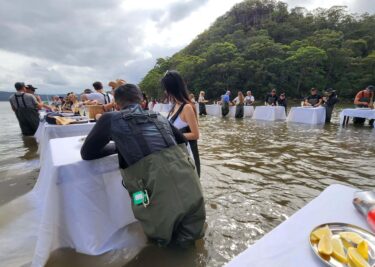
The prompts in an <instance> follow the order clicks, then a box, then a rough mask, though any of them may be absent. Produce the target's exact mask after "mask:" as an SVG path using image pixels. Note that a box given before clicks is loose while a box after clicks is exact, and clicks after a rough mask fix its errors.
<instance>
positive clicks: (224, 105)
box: [221, 91, 230, 117]
mask: <svg viewBox="0 0 375 267" xmlns="http://www.w3.org/2000/svg"><path fill="white" fill-rule="evenodd" d="M229 103H230V91H227V92H226V93H225V95H222V96H221V115H222V116H223V117H225V116H227V115H228V113H229Z"/></svg>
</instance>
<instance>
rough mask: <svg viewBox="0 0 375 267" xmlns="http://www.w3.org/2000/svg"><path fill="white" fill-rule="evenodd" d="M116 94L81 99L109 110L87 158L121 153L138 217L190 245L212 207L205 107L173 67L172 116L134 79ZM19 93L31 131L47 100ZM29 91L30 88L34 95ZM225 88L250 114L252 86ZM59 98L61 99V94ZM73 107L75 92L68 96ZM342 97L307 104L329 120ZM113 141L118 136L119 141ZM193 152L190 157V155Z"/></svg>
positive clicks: (274, 101) (20, 114)
mask: <svg viewBox="0 0 375 267" xmlns="http://www.w3.org/2000/svg"><path fill="white" fill-rule="evenodd" d="M110 85H111V87H112V92H111V93H106V92H104V89H103V85H102V84H101V83H100V82H95V83H94V84H93V87H94V89H95V92H91V90H87V91H86V92H85V93H84V94H82V95H81V101H82V102H83V103H85V104H87V105H90V104H94V105H101V106H102V111H103V112H102V115H101V116H100V117H98V118H97V122H96V124H95V126H94V128H93V129H92V131H91V132H90V133H89V135H88V136H87V138H86V139H85V142H84V144H83V146H82V149H81V156H82V158H83V159H84V160H93V159H98V158H101V157H105V156H108V155H110V154H114V153H116V154H118V159H119V168H120V171H121V174H122V179H123V186H124V187H125V188H126V189H127V191H128V193H129V195H130V197H131V200H132V208H133V212H134V215H135V217H136V218H137V219H138V221H139V222H140V223H141V225H142V227H143V229H144V232H145V233H146V235H147V236H148V237H149V238H150V239H151V240H154V241H155V242H157V243H158V244H161V245H168V244H170V243H175V244H178V245H180V246H184V247H185V246H187V245H191V244H193V243H194V241H195V240H197V239H199V238H201V237H202V236H203V235H204V221H205V216H206V215H205V208H204V199H203V194H202V189H201V185H200V181H199V177H200V174H201V169H200V158H199V151H198V144H197V140H198V139H199V135H200V133H199V124H198V112H197V110H196V106H195V104H196V103H195V99H194V95H192V94H190V95H189V94H188V90H187V86H186V83H185V82H184V80H183V78H182V77H181V75H180V74H179V73H178V72H177V71H167V72H166V73H165V75H164V77H163V78H162V79H161V86H162V88H163V89H164V92H165V93H166V95H167V98H168V101H170V103H171V104H172V106H171V109H170V111H169V113H168V116H167V117H163V116H162V115H160V114H159V113H156V112H153V111H150V110H148V105H147V104H148V100H147V98H146V96H145V95H144V94H142V92H141V91H140V89H139V87H138V86H137V85H134V84H130V83H127V82H125V81H123V80H118V81H117V82H116V83H113V84H110ZM15 87H16V91H17V92H16V93H15V94H14V95H12V96H11V98H10V100H9V101H10V103H11V107H12V109H13V110H14V112H15V114H16V117H17V119H18V121H19V123H20V126H21V129H22V133H23V134H24V135H32V134H33V133H34V132H35V130H36V127H37V126H38V124H39V117H38V118H36V117H35V116H34V115H36V116H37V115H38V109H41V108H45V107H44V104H43V103H42V102H41V101H39V100H38V99H37V97H36V96H35V95H34V94H33V91H35V89H36V88H33V87H32V86H31V85H30V86H25V84H24V83H16V84H15ZM27 90H31V93H28V92H27ZM230 97H231V92H230V91H226V93H225V94H224V95H222V96H221V98H220V101H219V103H220V104H221V106H222V115H223V116H226V115H227V114H228V113H229V106H230V105H235V106H236V114H235V116H236V118H242V117H243V116H244V107H245V106H251V105H253V104H254V102H255V99H254V96H253V95H252V92H251V91H247V92H246V96H245V95H244V94H243V93H242V92H241V91H239V92H238V93H237V96H236V97H235V98H234V99H233V100H232V101H231V99H230ZM55 100H56V102H58V101H59V99H57V98H56V99H55ZM69 100H70V101H71V102H72V104H73V105H74V102H76V101H77V99H76V98H75V97H71V98H69ZM373 100H374V87H373V86H368V87H366V89H364V90H362V91H360V92H359V93H358V94H357V95H356V97H355V101H354V104H355V105H357V106H358V107H373ZM337 102H338V98H337V94H336V92H335V91H334V90H333V89H327V90H325V91H324V96H321V95H320V94H318V90H317V89H316V88H312V89H311V92H310V95H309V96H307V97H306V98H305V99H304V101H303V102H302V103H301V104H302V105H303V106H311V107H319V106H324V107H325V108H326V111H327V118H326V121H327V122H329V121H330V119H331V114H332V110H333V107H334V105H335V104H336V103H337ZM198 103H199V115H206V114H207V112H206V103H208V101H207V100H206V99H205V92H204V91H201V92H200V94H199V98H198ZM264 104H265V105H269V106H283V107H285V110H286V108H287V99H286V95H285V92H282V93H281V94H280V95H277V91H276V89H272V90H271V92H270V93H269V94H267V95H266V96H265V99H264ZM370 123H371V122H370ZM111 141H114V144H115V146H114V145H113V143H112V142H111ZM188 155H190V157H189V156H188Z"/></svg>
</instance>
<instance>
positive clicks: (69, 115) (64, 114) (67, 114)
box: [60, 112, 74, 117]
mask: <svg viewBox="0 0 375 267" xmlns="http://www.w3.org/2000/svg"><path fill="white" fill-rule="evenodd" d="M60 114H61V116H63V117H73V116H74V113H73V112H62V113H60Z"/></svg>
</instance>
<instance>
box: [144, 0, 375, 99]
mask: <svg viewBox="0 0 375 267" xmlns="http://www.w3.org/2000/svg"><path fill="white" fill-rule="evenodd" d="M169 69H176V70H178V71H180V72H181V73H182V75H183V76H184V79H185V80H186V83H187V85H188V87H189V89H190V90H191V91H192V92H193V93H195V94H198V92H199V91H200V90H205V91H206V93H207V97H208V98H212V99H215V98H218V97H220V95H221V94H223V93H224V92H225V90H228V89H229V90H233V92H234V93H236V91H237V90H243V91H246V90H248V89H252V90H253V92H254V94H255V96H256V97H257V98H262V97H263V95H264V94H265V93H266V92H267V91H269V90H270V88H272V87H276V88H278V89H279V90H285V91H286V93H287V94H288V96H289V97H295V98H299V97H301V96H304V95H306V94H307V93H308V91H309V89H310V88H311V87H317V88H319V89H321V90H322V89H324V88H326V87H334V88H335V89H336V90H337V91H338V92H339V94H340V96H341V97H346V98H353V97H354V95H355V93H356V91H357V90H359V89H360V88H363V87H364V86H366V85H368V84H375V15H371V14H367V13H365V14H362V15H353V14H350V13H348V11H347V9H346V7H342V6H334V7H332V8H329V9H323V8H318V9H316V10H313V11H309V10H307V9H306V8H303V7H295V8H293V9H291V10H288V6H287V4H285V3H283V2H277V1H275V0H245V1H243V2H242V3H239V4H236V5H235V6H234V7H233V8H232V9H231V10H230V11H229V12H227V13H226V14H225V15H224V16H222V17H220V18H218V19H217V20H216V22H215V23H214V24H213V25H212V26H211V27H210V28H209V29H208V30H206V31H204V32H203V33H202V34H200V35H199V36H198V37H197V38H196V39H194V40H193V41H192V42H191V44H189V45H188V46H187V47H186V48H184V49H182V50H181V51H180V52H178V53H176V54H175V55H173V56H172V57H170V58H165V59H158V60H157V62H156V64H155V66H154V68H153V69H152V70H150V72H149V73H148V74H147V75H146V76H145V77H144V79H143V80H142V82H141V87H142V89H143V90H145V91H147V93H148V94H149V95H151V96H153V97H161V96H163V94H164V93H163V92H162V89H161V87H160V79H161V77H162V76H163V75H164V73H165V72H166V71H167V70H169Z"/></svg>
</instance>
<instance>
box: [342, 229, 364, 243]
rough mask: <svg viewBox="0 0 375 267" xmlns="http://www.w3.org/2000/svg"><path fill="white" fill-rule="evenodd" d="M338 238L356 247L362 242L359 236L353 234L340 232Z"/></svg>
mask: <svg viewBox="0 0 375 267" xmlns="http://www.w3.org/2000/svg"><path fill="white" fill-rule="evenodd" d="M340 237H341V238H342V239H345V240H346V241H348V242H353V243H355V244H356V245H358V244H359V243H361V242H362V241H363V238H362V237H361V236H360V235H359V234H357V233H354V232H341V233H340Z"/></svg>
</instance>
